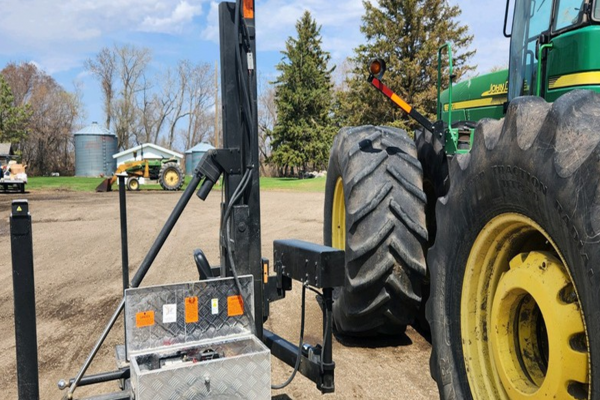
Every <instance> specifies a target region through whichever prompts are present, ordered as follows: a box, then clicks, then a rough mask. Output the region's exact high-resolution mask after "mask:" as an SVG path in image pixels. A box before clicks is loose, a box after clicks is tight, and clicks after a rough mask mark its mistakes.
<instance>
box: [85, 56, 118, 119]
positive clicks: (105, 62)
mask: <svg viewBox="0 0 600 400" xmlns="http://www.w3.org/2000/svg"><path fill="white" fill-rule="evenodd" d="M83 65H84V68H85V69H86V70H88V71H89V72H91V73H92V74H93V75H94V76H95V77H96V78H97V79H98V80H100V86H101V87H102V96H103V97H104V113H105V115H106V129H110V128H111V126H110V124H111V122H112V120H113V101H114V97H115V74H116V71H117V60H116V57H115V52H113V51H112V50H111V49H109V48H108V47H103V48H102V49H101V50H100V52H99V53H98V54H96V57H95V58H93V59H92V58H89V59H87V60H85V62H84V64H83Z"/></svg>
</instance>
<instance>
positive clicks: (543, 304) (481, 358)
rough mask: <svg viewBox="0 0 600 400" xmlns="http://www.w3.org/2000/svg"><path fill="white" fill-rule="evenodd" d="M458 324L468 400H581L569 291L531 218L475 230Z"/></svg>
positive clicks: (584, 364)
mask: <svg viewBox="0 0 600 400" xmlns="http://www.w3.org/2000/svg"><path fill="white" fill-rule="evenodd" d="M460 324H461V334H462V348H463V353H464V359H465V367H466V370H467V376H468V379H469V386H470V388H471V392H472V395H473V398H474V399H491V398H494V399H533V398H535V399H537V398H540V399H541V398H557V399H582V398H588V397H589V354H588V345H587V334H586V329H585V325H584V321H583V317H582V313H581V306H580V304H579V301H578V297H577V293H576V289H575V286H574V284H573V281H572V278H571V277H570V275H569V271H568V269H567V268H566V264H565V262H564V259H562V257H561V256H560V253H559V252H558V249H557V247H556V246H555V245H554V243H553V242H552V240H551V238H550V237H549V236H548V234H547V233H546V232H545V231H544V230H543V229H542V228H541V227H540V226H539V225H538V224H536V223H535V222H534V221H532V220H531V219H529V218H527V217H524V216H522V215H518V214H503V215H500V216H498V217H496V218H494V219H493V220H491V221H490V222H489V223H488V224H487V225H486V226H485V227H484V228H483V229H482V231H481V232H480V234H479V236H478V237H477V239H476V240H475V243H474V245H473V248H472V249H471V253H470V254H469V258H468V261H467V266H466V270H465V276H464V281H463V288H462V295H461V321H460Z"/></svg>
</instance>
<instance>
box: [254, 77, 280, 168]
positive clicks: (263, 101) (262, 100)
mask: <svg viewBox="0 0 600 400" xmlns="http://www.w3.org/2000/svg"><path fill="white" fill-rule="evenodd" d="M276 123H277V106H276V104H275V85H273V84H272V83H271V82H269V81H268V80H266V79H264V78H263V79H260V80H259V94H258V151H259V159H260V168H261V171H262V173H263V174H264V173H265V163H266V162H267V160H268V158H269V155H270V152H271V151H270V149H271V146H270V138H271V134H272V133H273V127H274V126H275V124H276Z"/></svg>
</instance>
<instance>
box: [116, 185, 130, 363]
mask: <svg viewBox="0 0 600 400" xmlns="http://www.w3.org/2000/svg"><path fill="white" fill-rule="evenodd" d="M117 176H118V178H119V209H120V211H121V263H122V267H123V296H125V290H127V288H129V249H128V243H127V203H126V202H125V178H126V177H127V174H119V175H117ZM126 324H127V321H126V319H125V316H123V338H124V343H125V353H127V325H126Z"/></svg>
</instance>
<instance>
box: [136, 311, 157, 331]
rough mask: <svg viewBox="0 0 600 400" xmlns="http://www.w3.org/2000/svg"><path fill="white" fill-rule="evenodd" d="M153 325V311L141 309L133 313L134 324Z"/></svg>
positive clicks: (139, 325)
mask: <svg viewBox="0 0 600 400" xmlns="http://www.w3.org/2000/svg"><path fill="white" fill-rule="evenodd" d="M152 325H154V311H142V312H139V313H137V314H135V326H136V327H138V328H143V327H145V326H152Z"/></svg>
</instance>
